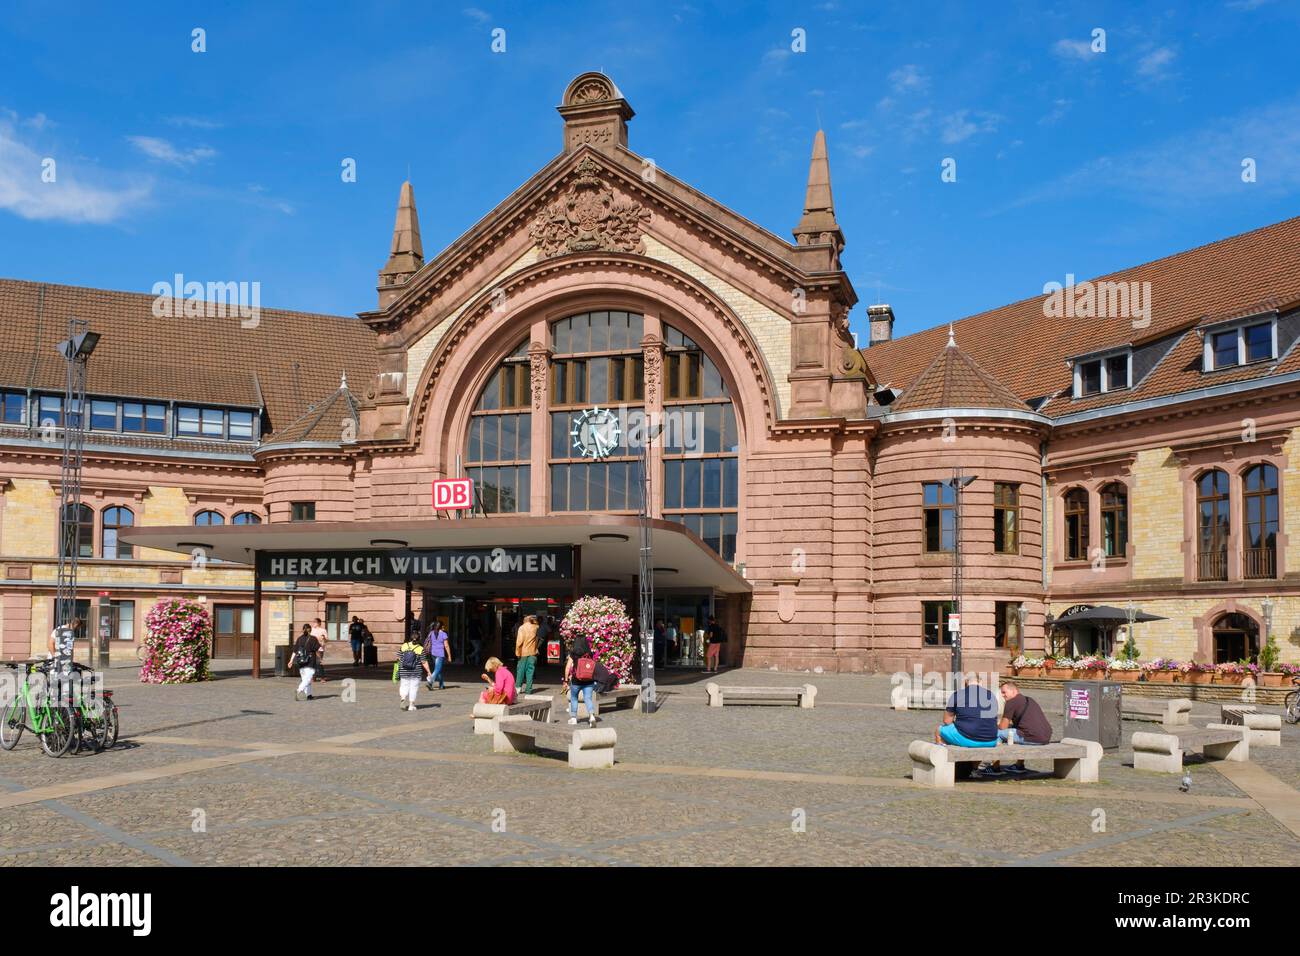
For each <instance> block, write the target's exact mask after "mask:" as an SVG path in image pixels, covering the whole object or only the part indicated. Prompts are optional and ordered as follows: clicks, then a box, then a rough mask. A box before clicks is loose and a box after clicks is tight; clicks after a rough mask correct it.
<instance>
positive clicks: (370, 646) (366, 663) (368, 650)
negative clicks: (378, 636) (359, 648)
mask: <svg viewBox="0 0 1300 956" xmlns="http://www.w3.org/2000/svg"><path fill="white" fill-rule="evenodd" d="M363 653H364V654H365V656H364V657H363V658H362V659H361V664H362V666H363V667H374V666H375V665H376V664H378V663H379V648H378V647H376V646H375V644H374V642H368V643H367V644H366V646H365V650H364V651H363Z"/></svg>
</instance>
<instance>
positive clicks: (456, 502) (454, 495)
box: [433, 478, 474, 511]
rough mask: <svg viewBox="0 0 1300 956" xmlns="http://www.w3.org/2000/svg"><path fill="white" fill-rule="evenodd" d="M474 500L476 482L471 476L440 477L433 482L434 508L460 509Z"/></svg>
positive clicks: (466, 506)
mask: <svg viewBox="0 0 1300 956" xmlns="http://www.w3.org/2000/svg"><path fill="white" fill-rule="evenodd" d="M473 500H474V482H473V480H472V479H469V478H439V479H438V480H437V481H435V482H434V483H433V509H434V510H435V511H458V510H460V509H461V508H469V507H470V506H471V505H470V502H472V501H473Z"/></svg>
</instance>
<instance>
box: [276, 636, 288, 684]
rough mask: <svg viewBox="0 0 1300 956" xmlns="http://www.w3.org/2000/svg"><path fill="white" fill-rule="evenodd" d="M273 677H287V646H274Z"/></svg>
mask: <svg viewBox="0 0 1300 956" xmlns="http://www.w3.org/2000/svg"><path fill="white" fill-rule="evenodd" d="M275 676H276V677H288V676H289V645H288V644H277V645H276V646H275Z"/></svg>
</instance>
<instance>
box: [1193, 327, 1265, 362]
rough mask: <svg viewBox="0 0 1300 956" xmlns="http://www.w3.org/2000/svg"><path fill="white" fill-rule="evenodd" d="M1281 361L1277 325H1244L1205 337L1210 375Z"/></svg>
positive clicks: (1214, 331) (1209, 332)
mask: <svg viewBox="0 0 1300 956" xmlns="http://www.w3.org/2000/svg"><path fill="white" fill-rule="evenodd" d="M1276 357H1277V322H1276V320H1274V319H1265V320H1264V321H1262V322H1244V323H1242V324H1241V325H1235V326H1231V327H1229V328H1223V329H1218V330H1210V331H1208V332H1207V333H1206V335H1205V342H1204V357H1203V359H1202V361H1203V364H1204V368H1205V370H1206V371H1207V372H1212V371H1216V370H1218V369H1221V368H1234V367H1236V366H1238V365H1250V364H1251V363H1253V362H1267V361H1270V360H1272V359H1274V358H1276Z"/></svg>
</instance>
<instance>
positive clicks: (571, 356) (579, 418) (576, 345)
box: [548, 311, 645, 513]
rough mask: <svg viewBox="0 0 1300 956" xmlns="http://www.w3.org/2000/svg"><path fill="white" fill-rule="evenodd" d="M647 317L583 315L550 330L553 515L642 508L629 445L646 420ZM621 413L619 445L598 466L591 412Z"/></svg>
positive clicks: (636, 459)
mask: <svg viewBox="0 0 1300 956" xmlns="http://www.w3.org/2000/svg"><path fill="white" fill-rule="evenodd" d="M643 334H644V332H643V321H642V317H641V316H640V315H638V314H637V313H635V312H620V311H610V312H584V313H582V314H581V315H573V316H569V317H568V318H566V319H560V320H559V321H558V322H552V323H551V343H552V346H553V347H554V349H555V358H554V361H553V362H552V364H551V420H550V423H549V425H550V449H549V455H548V467H549V469H550V479H551V509H550V510H551V511H622V512H626V513H635V512H636V511H637V510H638V509H639V508H640V500H641V498H640V488H639V486H638V484H637V479H638V476H639V475H640V461H639V454H640V450H639V449H638V448H634V447H631V446H630V445H629V443H628V437H629V436H628V432H630V431H632V427H631V424H630V423H631V422H633V421H636V420H639V419H640V416H641V415H642V414H643V413H644V404H643V403H644V401H645V367H644V366H645V360H644V358H643V356H642V352H641V338H642V335H643ZM595 408H601V409H604V410H607V411H610V412H612V413H613V414H614V415H619V414H620V413H621V418H622V420H621V421H620V423H619V430H618V433H617V440H616V441H614V434H613V432H611V431H609V429H608V428H606V429H605V430H604V432H603V434H604V436H606V437H607V438H608V439H609V440H610V441H612V442H613V446H612V447H610V448H602V449H601V452H602V453H601V454H600V455H599V457H598V458H593V456H592V454H591V452H592V447H591V441H592V439H593V435H592V433H591V432H590V430H589V429H585V428H584V419H585V417H586V416H588V415H589V414H590V413H591V412H592V410H593V409H595Z"/></svg>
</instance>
